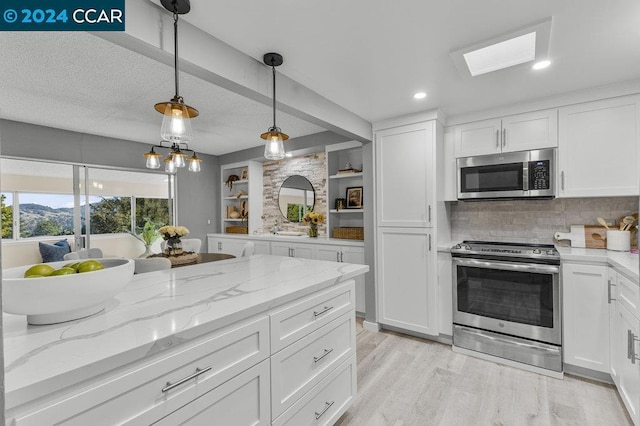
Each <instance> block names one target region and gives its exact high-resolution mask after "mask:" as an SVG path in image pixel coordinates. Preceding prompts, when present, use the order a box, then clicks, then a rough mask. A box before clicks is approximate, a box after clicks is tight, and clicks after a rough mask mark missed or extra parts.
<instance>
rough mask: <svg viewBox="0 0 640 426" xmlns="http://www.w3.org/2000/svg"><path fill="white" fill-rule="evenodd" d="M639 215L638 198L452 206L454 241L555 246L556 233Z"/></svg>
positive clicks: (514, 201) (458, 202) (450, 209)
mask: <svg viewBox="0 0 640 426" xmlns="http://www.w3.org/2000/svg"><path fill="white" fill-rule="evenodd" d="M637 211H638V197H608V198H575V199H574V198H556V199H553V200H509V201H473V202H464V201H457V202H452V203H450V205H449V212H450V215H451V237H452V240H453V241H462V240H487V241H508V242H517V243H520V242H522V243H523V242H531V243H540V244H551V243H553V242H554V240H553V235H554V234H555V233H556V232H569V230H570V227H571V225H597V224H598V223H597V221H596V218H597V217H603V218H605V219H615V220H616V221H617V220H618V219H620V218H621V217H623V216H625V215H629V214H631V213H635V212H637Z"/></svg>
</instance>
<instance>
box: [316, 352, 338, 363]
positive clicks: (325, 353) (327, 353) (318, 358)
mask: <svg viewBox="0 0 640 426" xmlns="http://www.w3.org/2000/svg"><path fill="white" fill-rule="evenodd" d="M331 352H333V349H325V350H324V353H323V354H322V355H320V356H314V357H313V362H314V363H316V362H318V361H320V360H321V359H322V358H324V357H325V356H327V355H329V354H330V353H331Z"/></svg>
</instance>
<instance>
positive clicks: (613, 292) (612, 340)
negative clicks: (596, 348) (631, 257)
mask: <svg viewBox="0 0 640 426" xmlns="http://www.w3.org/2000/svg"><path fill="white" fill-rule="evenodd" d="M608 274H609V275H608V279H607V287H608V297H607V302H608V303H609V374H610V375H611V379H612V380H613V383H615V384H616V386H618V385H619V370H620V365H621V363H622V359H621V358H620V357H621V356H622V354H621V353H620V342H619V340H620V336H619V335H618V334H619V333H618V329H617V321H618V302H617V300H618V274H617V273H616V271H615V269H613V268H611V267H609V271H608Z"/></svg>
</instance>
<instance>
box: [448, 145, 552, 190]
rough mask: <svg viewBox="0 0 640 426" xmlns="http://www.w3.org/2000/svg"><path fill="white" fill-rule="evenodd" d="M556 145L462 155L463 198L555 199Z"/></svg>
mask: <svg viewBox="0 0 640 426" xmlns="http://www.w3.org/2000/svg"><path fill="white" fill-rule="evenodd" d="M555 158H556V150H555V149H553V148H548V149H537V150H531V151H520V152H506V153H502V154H491V155H479V156H475V157H465V158H458V160H457V181H458V199H459V200H494V199H500V198H554V197H555V185H556V182H555Z"/></svg>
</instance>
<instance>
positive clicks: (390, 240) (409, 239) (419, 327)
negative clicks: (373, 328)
mask: <svg viewBox="0 0 640 426" xmlns="http://www.w3.org/2000/svg"><path fill="white" fill-rule="evenodd" d="M431 244H432V243H431V231H430V229H429V228H393V227H378V234H377V245H378V247H377V252H376V257H377V274H378V277H377V283H378V284H377V285H378V301H379V302H378V303H379V305H378V309H379V314H378V321H379V322H380V323H382V324H385V325H389V326H393V327H399V328H402V329H405V330H410V331H415V332H418V333H424V334H428V335H432V336H437V335H438V287H437V286H438V282H437V273H436V266H435V265H436V257H435V250H434V249H433V248H432V247H431Z"/></svg>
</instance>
